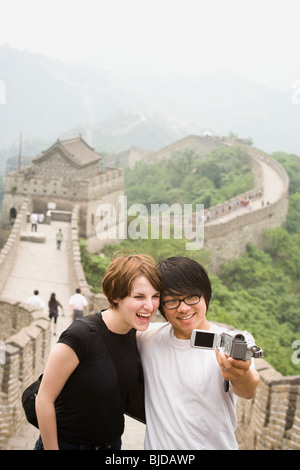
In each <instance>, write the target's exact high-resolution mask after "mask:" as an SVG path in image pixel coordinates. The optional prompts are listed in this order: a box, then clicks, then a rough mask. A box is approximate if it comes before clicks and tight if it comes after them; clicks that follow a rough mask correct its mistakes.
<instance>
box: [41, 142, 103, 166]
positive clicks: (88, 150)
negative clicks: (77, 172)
mask: <svg viewBox="0 0 300 470" xmlns="http://www.w3.org/2000/svg"><path fill="white" fill-rule="evenodd" d="M58 149H59V150H61V151H62V153H63V154H64V155H65V157H66V158H68V159H69V160H70V161H72V162H73V163H75V165H76V166H77V167H81V166H86V165H90V164H91V163H96V162H98V161H99V160H101V158H102V157H101V155H100V154H99V153H97V152H95V151H94V149H93V148H92V147H90V146H89V145H88V144H87V143H86V142H85V141H84V140H83V138H82V137H81V135H79V136H77V137H74V138H73V139H67V140H59V139H57V141H56V142H55V143H54V144H53V145H52V146H51V147H50V148H49V149H47V150H45V151H43V152H42V154H41V155H39V156H38V157H36V158H34V159H33V163H35V164H36V163H37V164H38V163H40V162H42V161H43V160H45V158H47V157H48V156H49V155H50V154H52V153H53V151H55V150H58Z"/></svg>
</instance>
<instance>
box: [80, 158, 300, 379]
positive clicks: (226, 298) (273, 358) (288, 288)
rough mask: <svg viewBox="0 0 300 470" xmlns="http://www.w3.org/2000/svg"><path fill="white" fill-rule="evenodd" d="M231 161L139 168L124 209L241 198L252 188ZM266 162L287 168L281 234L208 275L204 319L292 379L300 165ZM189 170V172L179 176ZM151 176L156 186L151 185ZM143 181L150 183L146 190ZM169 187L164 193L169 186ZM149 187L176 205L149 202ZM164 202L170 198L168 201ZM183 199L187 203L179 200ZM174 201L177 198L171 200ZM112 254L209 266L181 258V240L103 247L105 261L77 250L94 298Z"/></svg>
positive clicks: (299, 161) (299, 271) (297, 330)
mask: <svg viewBox="0 0 300 470" xmlns="http://www.w3.org/2000/svg"><path fill="white" fill-rule="evenodd" d="M236 156H237V155H236V154H235V155H234V152H233V155H232V161H231V163H229V161H227V159H225V158H224V155H220V154H218V155H216V154H215V153H214V154H213V155H210V156H209V158H208V159H205V161H204V160H202V161H197V158H196V157H195V158H192V157H193V155H190V157H191V158H190V160H189V158H188V157H189V156H188V155H185V156H182V155H179V156H177V157H176V158H175V159H173V161H172V165H170V166H169V167H167V162H164V163H163V164H162V165H161V166H160V171H159V168H157V167H156V166H155V165H154V166H153V167H150V165H147V166H146V165H145V164H139V165H138V166H137V167H136V169H135V170H134V171H136V174H135V178H134V171H133V172H132V174H128V175H127V178H128V179H127V182H129V181H130V185H131V184H132V182H133V181H135V182H136V185H135V189H134V190H133V191H132V192H130V189H129V188H128V191H127V194H128V197H129V200H130V201H131V202H130V203H132V202H133V201H134V202H140V203H147V202H148V203H150V202H168V203H171V202H181V201H182V199H181V197H183V198H184V202H185V203H190V202H195V201H197V202H200V200H199V199H198V200H197V198H198V197H199V198H200V199H201V197H202V198H203V199H202V201H201V202H203V200H204V198H206V200H207V201H208V200H209V201H210V204H209V205H211V204H215V203H216V202H220V201H221V200H224V199H227V198H228V197H231V196H233V195H235V194H238V193H239V192H242V191H245V190H247V189H248V184H251V178H250V175H248V173H247V170H246V167H244V164H240V165H237V164H236V162H235V163H234V161H235V160H234V158H235V157H236ZM272 156H273V157H274V158H275V159H277V160H278V161H279V162H280V163H281V164H282V165H283V166H284V167H285V169H286V171H287V173H288V175H289V178H290V199H289V213H288V217H287V221H286V223H285V224H284V226H283V227H280V228H277V229H273V230H266V232H265V246H264V249H263V250H262V249H258V248H257V247H256V246H254V245H252V244H248V245H247V252H246V253H245V255H244V256H243V257H241V258H239V259H236V260H233V261H231V262H229V263H227V264H226V265H224V266H223V269H222V272H221V274H220V275H219V277H217V276H215V275H213V274H212V273H210V277H211V280H212V285H213V298H212V302H211V304H210V308H209V312H208V318H209V319H211V320H215V321H218V322H222V323H227V324H230V325H232V326H234V327H236V328H238V329H247V330H249V331H250V332H251V333H252V334H253V335H254V337H255V340H256V343H257V344H258V345H259V346H260V347H262V348H263V349H264V350H265V359H266V360H267V361H268V362H269V363H270V364H272V365H273V366H274V367H275V368H276V369H277V370H278V371H279V372H281V373H282V374H284V375H298V374H300V358H299V359H297V358H296V360H295V354H294V353H295V349H293V348H292V344H293V342H294V341H295V340H300V158H299V157H298V156H296V155H288V154H285V153H279V152H278V153H275V154H273V155H272ZM242 158H243V156H241V159H242ZM242 161H243V160H242ZM177 165H178V166H177ZM180 165H181V166H180ZM146 167H147V170H145V168H146ZM172 168H173V170H172ZM175 168H176V170H177V171H176V170H175ZM187 168H188V169H189V170H188V171H185V169H187ZM194 169H196V171H194ZM143 171H145V172H144V173H143ZM172 171H173V172H172ZM154 174H155V178H154V179H153V180H152V183H151V178H152V176H153V175H154ZM176 175H177V176H178V179H177V182H176V181H175V177H176ZM147 176H149V179H148V180H147V182H145V179H147ZM129 178H131V179H129ZM173 178H174V179H173ZM201 178H203V180H202V181H204V182H206V186H205V187H206V191H202V189H203V186H202V184H198V185H197V184H196V183H195V181H197V182H198V183H199V180H200V179H201ZM240 180H244V183H245V189H244V187H243V189H242V187H241V186H240V184H241V181H240ZM168 181H170V186H168V185H167V182H168ZM233 181H234V184H233ZM171 182H172V184H171ZM128 184H129V183H128ZM139 184H140V186H143V185H144V188H145V193H144V194H145V195H144V199H142V195H143V192H142V191H141V192H140V193H139V192H138V186H139ZM154 185H156V188H157V189H161V191H162V192H163V194H164V195H165V196H164V197H166V196H167V192H166V191H167V189H168V191H170V194H173V197H174V199H173V200H171V201H169V200H164V199H163V200H161V199H160V198H157V199H156V200H155V201H154V200H151V199H150V198H151V197H152V196H151V194H152V195H153V197H154V195H155V194H156V193H155V189H154ZM166 186H167V188H166ZM246 186H247V187H246ZM193 187H194V188H197V187H199V188H200V190H201V193H199V194H198V195H197V194H195V193H194V192H193V190H192V188H193ZM146 188H148V190H149V191H148V192H147V191H146ZM174 188H176V189H174ZM189 188H190V191H189ZM134 191H136V192H134ZM150 191H152V192H150ZM172 191H173V192H172ZM235 191H237V193H236V192H235ZM170 194H169V196H168V197H171V196H170ZM189 194H190V196H191V197H190V199H185V198H188V195H189ZM175 195H177V196H178V198H177V197H176V199H175ZM179 195H181V196H180V198H179ZM134 197H136V199H135V200H134ZM160 197H162V196H160ZM205 205H206V203H205ZM117 249H123V250H124V249H125V250H134V251H138V252H143V253H148V254H151V255H152V256H153V257H154V258H155V259H156V260H157V261H158V260H161V259H163V258H166V257H168V256H176V255H182V256H187V255H188V256H192V257H193V258H195V259H197V260H198V261H199V262H200V263H202V264H203V265H204V266H207V265H208V261H209V254H208V253H206V252H205V251H203V250H201V251H198V252H193V251H189V252H188V254H187V252H186V251H185V240H173V239H171V240H135V241H131V240H130V239H127V240H124V242H122V244H121V245H120V246H116V245H109V246H107V247H105V249H104V250H103V253H104V255H105V257H104V258H101V257H99V256H98V255H89V254H88V253H87V250H86V248H85V244H84V242H82V257H83V264H84V269H85V272H86V275H87V280H88V282H89V283H90V284H91V285H93V286H94V289H95V291H97V292H99V286H100V283H101V276H102V275H103V273H104V271H105V268H106V266H107V264H108V263H109V261H110V257H111V255H112V253H113V252H114V251H116V250H117ZM298 350H299V347H298ZM293 354H294V356H293ZM292 356H293V357H294V360H293V361H292ZM297 362H298V364H297Z"/></svg>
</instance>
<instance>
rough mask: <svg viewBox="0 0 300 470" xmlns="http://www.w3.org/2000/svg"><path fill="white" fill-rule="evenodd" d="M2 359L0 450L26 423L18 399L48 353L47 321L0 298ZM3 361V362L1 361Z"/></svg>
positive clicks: (23, 306)
mask: <svg viewBox="0 0 300 470" xmlns="http://www.w3.org/2000/svg"><path fill="white" fill-rule="evenodd" d="M0 316H1V326H2V325H3V323H2V320H3V319H5V324H4V325H3V328H1V342H2V344H4V346H5V348H4V358H3V357H2V360H1V363H0V449H1V448H4V449H5V441H6V439H7V438H8V437H10V436H13V435H15V434H16V433H17V431H18V430H19V429H20V427H21V426H22V424H23V423H25V422H26V418H25V414H24V411H23V408H22V403H21V396H22V393H23V391H24V389H25V388H26V387H27V386H28V385H30V383H32V382H33V381H34V380H36V379H37V378H38V377H39V375H40V374H41V373H42V372H43V370H44V367H45V364H46V360H47V357H48V355H49V351H50V321H49V319H48V318H47V317H46V316H45V314H44V313H43V311H42V310H40V309H36V308H35V307H32V306H31V305H28V304H24V303H22V302H16V301H14V300H9V299H5V298H3V297H2V298H0ZM3 359H4V360H3Z"/></svg>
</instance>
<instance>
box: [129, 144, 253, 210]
mask: <svg viewBox="0 0 300 470" xmlns="http://www.w3.org/2000/svg"><path fill="white" fill-rule="evenodd" d="M252 187H253V173H252V172H251V170H250V168H249V164H248V161H247V154H246V152H245V151H243V150H242V149H241V148H238V147H228V148H227V147H220V148H217V149H216V150H214V151H213V152H211V153H210V154H209V155H207V156H206V157H205V159H203V157H199V156H198V155H197V152H196V151H194V150H192V149H186V150H184V151H178V152H174V154H172V157H171V158H170V159H165V160H164V159H163V160H160V161H159V162H157V163H151V162H146V161H144V160H141V161H139V162H137V163H136V165H135V167H134V169H133V170H132V169H129V168H127V169H126V170H125V192H126V195H127V197H128V205H131V204H134V203H141V204H145V205H146V206H149V205H150V204H151V203H153V204H155V203H157V204H162V203H165V204H170V205H172V204H173V203H174V202H177V203H180V204H190V203H192V204H196V203H198V204H204V206H205V207H210V206H214V205H216V204H219V203H221V202H223V201H226V200H228V199H230V198H231V197H233V196H237V195H238V194H241V193H243V192H245V191H247V190H248V189H251V188H252Z"/></svg>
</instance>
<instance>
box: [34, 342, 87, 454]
mask: <svg viewBox="0 0 300 470" xmlns="http://www.w3.org/2000/svg"><path fill="white" fill-rule="evenodd" d="M78 364H79V360H78V357H77V355H76V353H75V352H74V351H73V349H72V348H70V347H69V346H67V345H66V344H63V343H57V344H56V345H55V346H54V348H53V350H52V352H51V354H50V356H49V359H48V362H47V364H46V367H45V371H44V375H43V379H42V383H41V386H40V389H39V392H38V395H37V397H36V404H35V407H36V414H37V418H38V424H39V429H40V432H41V438H42V441H43V446H44V449H45V450H58V442H57V426H56V415H55V408H54V403H55V400H56V398H57V397H58V395H59V394H60V392H61V390H62V389H63V387H64V385H65V383H66V381H67V380H68V378H69V377H70V375H71V373H72V372H73V371H74V370H75V369H76V367H77V366H78Z"/></svg>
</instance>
